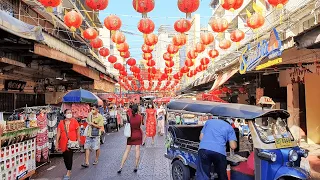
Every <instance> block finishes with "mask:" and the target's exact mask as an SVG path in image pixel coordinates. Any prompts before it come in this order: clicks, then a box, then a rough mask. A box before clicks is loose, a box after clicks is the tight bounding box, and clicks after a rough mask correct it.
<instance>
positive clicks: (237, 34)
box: [230, 29, 244, 42]
mask: <svg viewBox="0 0 320 180" xmlns="http://www.w3.org/2000/svg"><path fill="white" fill-rule="evenodd" d="M230 39H231V41H233V42H240V41H241V40H243V39H244V32H243V31H241V30H239V29H236V30H234V31H232V32H231V34H230Z"/></svg>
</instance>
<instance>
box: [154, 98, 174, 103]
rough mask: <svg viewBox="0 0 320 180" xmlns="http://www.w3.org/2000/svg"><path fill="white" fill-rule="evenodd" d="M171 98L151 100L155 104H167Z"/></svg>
mask: <svg viewBox="0 0 320 180" xmlns="http://www.w3.org/2000/svg"><path fill="white" fill-rule="evenodd" d="M170 100H171V97H162V98H157V99H155V100H153V102H155V103H168V102H170Z"/></svg>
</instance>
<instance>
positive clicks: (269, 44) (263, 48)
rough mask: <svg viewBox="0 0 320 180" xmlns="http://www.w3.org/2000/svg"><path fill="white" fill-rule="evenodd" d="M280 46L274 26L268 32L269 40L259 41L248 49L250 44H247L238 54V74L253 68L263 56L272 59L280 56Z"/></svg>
mask: <svg viewBox="0 0 320 180" xmlns="http://www.w3.org/2000/svg"><path fill="white" fill-rule="evenodd" d="M281 47H282V43H281V40H280V38H279V34H278V32H277V30H276V29H275V28H273V29H272V31H271V33H270V38H269V41H267V40H263V41H261V42H259V43H258V44H257V47H256V48H254V49H250V44H248V45H247V46H246V48H245V50H244V51H243V52H242V54H241V55H240V59H239V61H240V68H239V72H240V74H245V73H246V72H248V71H251V70H253V69H255V67H256V66H257V65H259V64H260V62H261V60H262V59H264V58H265V57H268V58H269V59H273V58H276V57H279V56H281V54H282V48H281Z"/></svg>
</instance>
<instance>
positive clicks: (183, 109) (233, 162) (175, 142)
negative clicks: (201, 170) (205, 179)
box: [165, 100, 309, 180]
mask: <svg viewBox="0 0 320 180" xmlns="http://www.w3.org/2000/svg"><path fill="white" fill-rule="evenodd" d="M167 112H168V113H167V118H169V117H172V115H171V116H170V114H171V113H183V114H194V115H196V116H208V117H209V118H210V119H209V120H208V121H211V120H213V119H215V120H226V119H228V118H240V119H245V120H247V121H248V125H249V128H250V132H251V135H252V141H253V151H251V150H243V149H241V147H239V145H240V139H239V130H238V129H237V128H234V130H235V133H236V136H237V139H238V141H237V143H238V147H237V149H235V150H234V152H233V151H232V152H230V150H229V149H230V148H229V147H228V143H227V145H226V150H227V160H228V164H229V165H230V166H231V170H230V171H231V172H230V176H231V180H246V179H248V180H249V179H250V180H253V179H255V180H286V179H308V178H309V173H308V171H307V170H305V169H303V168H301V167H300V162H301V158H306V157H307V155H308V153H307V152H306V151H305V150H304V149H301V148H299V147H298V146H297V144H296V142H295V140H294V139H293V136H292V134H291V133H290V131H289V129H288V127H287V125H286V119H287V118H288V117H289V113H288V112H287V111H285V110H275V109H263V108H261V107H258V106H251V105H243V104H229V103H217V102H207V101H194V100H172V101H171V102H170V103H169V104H168V106H167ZM167 120H168V121H170V119H167ZM168 121H167V122H168ZM202 127H203V126H202V125H188V126H186V125H168V126H167V131H166V148H167V151H166V154H165V157H166V158H168V159H170V160H172V169H171V173H172V178H173V179H174V180H189V179H191V178H192V177H193V176H194V175H195V173H196V163H197V152H198V148H199V143H200V140H199V136H200V132H201V129H202ZM213 169H214V167H213ZM212 174H213V175H214V171H212Z"/></svg>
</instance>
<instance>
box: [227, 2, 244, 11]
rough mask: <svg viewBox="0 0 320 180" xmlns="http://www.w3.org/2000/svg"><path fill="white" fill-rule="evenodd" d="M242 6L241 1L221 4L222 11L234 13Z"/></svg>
mask: <svg viewBox="0 0 320 180" xmlns="http://www.w3.org/2000/svg"><path fill="white" fill-rule="evenodd" d="M242 4H243V0H224V3H223V4H222V7H223V9H225V10H230V11H234V10H236V9H239V8H240V7H241V6H242Z"/></svg>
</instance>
